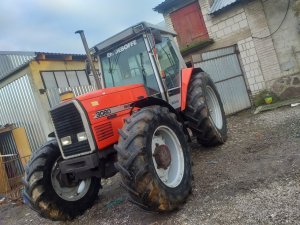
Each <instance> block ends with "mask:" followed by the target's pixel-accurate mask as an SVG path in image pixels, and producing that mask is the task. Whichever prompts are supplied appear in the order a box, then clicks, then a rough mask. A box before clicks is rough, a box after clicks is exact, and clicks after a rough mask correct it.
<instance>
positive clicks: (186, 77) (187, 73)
mask: <svg viewBox="0 0 300 225" xmlns="http://www.w3.org/2000/svg"><path fill="white" fill-rule="evenodd" d="M192 73H193V68H185V69H182V70H181V111H183V110H185V108H186V98H187V92H188V87H189V83H190V79H191V76H192Z"/></svg>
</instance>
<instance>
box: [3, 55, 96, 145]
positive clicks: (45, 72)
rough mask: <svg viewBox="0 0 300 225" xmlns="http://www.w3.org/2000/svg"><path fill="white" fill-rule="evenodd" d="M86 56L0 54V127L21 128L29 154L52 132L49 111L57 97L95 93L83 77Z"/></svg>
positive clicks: (85, 75) (85, 76)
mask: <svg viewBox="0 0 300 225" xmlns="http://www.w3.org/2000/svg"><path fill="white" fill-rule="evenodd" d="M85 59H86V56H85V55H78V54H61V53H44V52H0V125H5V124H14V125H15V126H16V127H24V128H25V131H26V134H27V136H28V139H29V143H30V147H31V149H32V151H35V150H36V149H38V147H39V146H40V145H41V144H43V143H44V142H45V141H46V140H47V135H48V134H49V133H50V132H51V131H52V130H53V128H52V123H51V119H50V116H49V113H48V111H49V109H50V107H52V106H54V105H56V104H58V102H59V93H61V92H63V91H66V90H73V91H74V93H75V95H79V94H83V93H86V92H88V91H91V90H93V89H94V86H93V85H92V83H93V81H92V80H91V79H90V78H89V76H88V75H87V74H86V73H85V71H84V68H85Z"/></svg>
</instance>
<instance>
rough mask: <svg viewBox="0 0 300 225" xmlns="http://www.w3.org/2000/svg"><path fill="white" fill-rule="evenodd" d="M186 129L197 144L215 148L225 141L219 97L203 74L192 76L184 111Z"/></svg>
mask: <svg viewBox="0 0 300 225" xmlns="http://www.w3.org/2000/svg"><path fill="white" fill-rule="evenodd" d="M184 115H185V118H186V120H187V121H188V127H189V128H190V129H191V130H192V132H193V134H194V135H195V136H196V137H197V141H198V143H199V144H202V145H204V146H216V145H219V144H223V143H224V142H225V141H226V139H227V124H226V117H225V113H224V108H223V104H222V101H221V98H220V95H219V93H218V91H217V89H216V86H215V85H214V83H213V81H212V80H211V78H210V77H209V76H208V75H207V74H206V73H204V72H201V73H198V74H195V75H193V76H192V78H191V80H190V84H189V88H188V97H187V108H186V110H185V111H184Z"/></svg>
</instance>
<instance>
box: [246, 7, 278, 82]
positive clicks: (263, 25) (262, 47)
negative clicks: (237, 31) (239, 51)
mask: <svg viewBox="0 0 300 225" xmlns="http://www.w3.org/2000/svg"><path fill="white" fill-rule="evenodd" d="M245 12H246V16H247V21H248V24H249V27H250V30H251V36H252V37H253V42H254V45H255V49H256V52H257V56H258V59H259V62H260V67H261V71H262V73H263V76H264V79H265V81H266V84H267V87H270V86H271V85H272V82H273V81H274V80H276V79H278V78H280V77H281V71H280V67H279V61H278V58H277V54H276V51H275V48H274V44H273V40H272V36H270V30H269V27H268V23H267V19H266V16H265V13H264V8H263V5H262V3H261V1H252V2H249V3H248V4H246V5H245Z"/></svg>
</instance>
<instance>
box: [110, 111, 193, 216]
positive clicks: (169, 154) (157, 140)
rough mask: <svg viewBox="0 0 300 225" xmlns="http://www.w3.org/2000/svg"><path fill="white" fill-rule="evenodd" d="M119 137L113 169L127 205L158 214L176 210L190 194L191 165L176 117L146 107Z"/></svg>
mask: <svg viewBox="0 0 300 225" xmlns="http://www.w3.org/2000/svg"><path fill="white" fill-rule="evenodd" d="M119 133H120V138H119V142H118V145H116V146H115V148H116V150H117V151H118V163H116V167H117V169H119V171H120V173H121V176H122V185H123V186H124V188H125V189H126V190H127V191H128V193H129V197H130V201H132V202H133V203H136V204H137V205H138V206H140V207H142V208H143V209H146V210H151V211H159V212H167V211H172V210H174V209H176V208H178V207H180V206H181V205H182V204H183V203H184V202H185V201H186V199H187V197H188V195H189V193H190V191H191V161H190V152H189V145H188V143H187V137H186V135H185V134H184V132H183V130H182V125H181V124H180V123H179V122H178V121H177V120H176V115H175V114H174V113H171V112H170V111H169V110H168V109H167V108H164V107H159V106H153V107H146V108H143V109H141V110H139V111H138V112H136V113H135V114H133V115H132V116H131V117H130V118H128V119H127V120H126V123H125V125H124V126H123V128H122V129H121V130H119Z"/></svg>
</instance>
